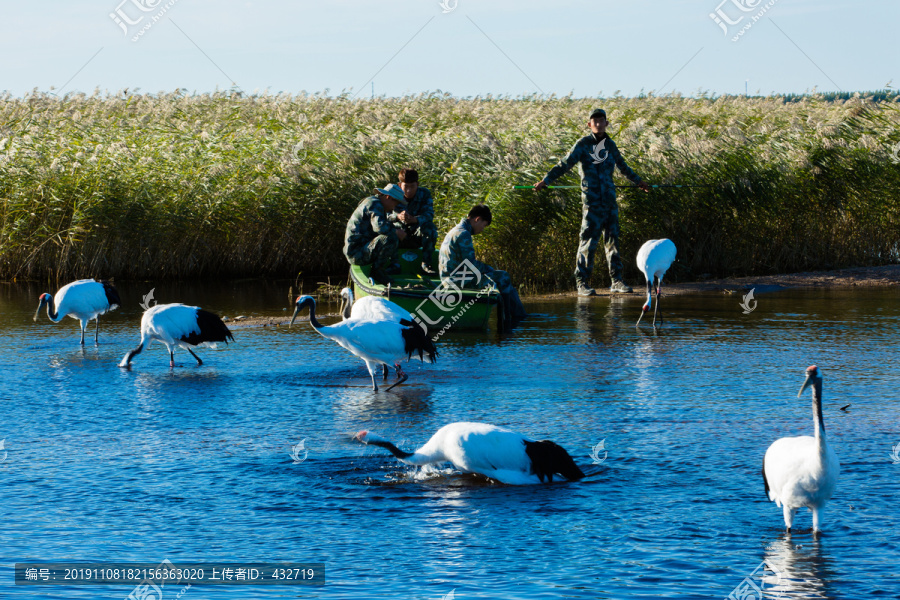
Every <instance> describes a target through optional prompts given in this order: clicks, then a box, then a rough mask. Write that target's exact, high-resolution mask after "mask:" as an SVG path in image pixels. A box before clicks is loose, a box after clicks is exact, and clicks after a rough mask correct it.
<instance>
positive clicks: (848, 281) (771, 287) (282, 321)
mask: <svg viewBox="0 0 900 600" xmlns="http://www.w3.org/2000/svg"><path fill="white" fill-rule="evenodd" d="M629 283H631V285H632V286H634V290H635V291H634V294H642V293H643V284H642V283H641V284H639V283H638V282H636V281H634V282H629ZM892 285H900V265H888V266H884V267H856V268H852V269H839V270H836V271H808V272H804V273H791V274H789V275H764V276H757V277H728V278H726V279H710V280H707V281H697V282H692V283H678V284H672V285H668V284H667V285H664V287H663V294H664V295H665V294H669V295H675V294H696V293H711V292H712V293H716V292H718V293H725V294H733V293H738V292H745V291H747V290H750V289H754V290H755V292H754V293H755V294H763V293H766V292H774V291H778V290H783V289H787V288H842V287H846V288H852V287H885V286H892ZM634 294H630V295H634ZM574 295H575V291H574V290H572V291H571V292H565V293H556V294H540V295H537V296H528V297H526V300H528V299H544V298H566V297H569V296H574ZM597 295H598V296H607V295H609V292H608V291H607V290H606V289H604V288H597ZM319 316H320V317H322V318H323V319H325V320H327V321H328V322H330V321H331V319H332V318H335V317H337V316H338V315H337V314H336V313H332V314H323V315H319ZM308 320H309V318H308V317H307V316H305V315H304V316H298V317H297V322H298V323H299V322H302V321H308ZM290 321H291V317H290V313H287V314H281V315H237V316H234V317H231V316H229V318H228V320H227V321H226V323H227V325H228V327H229V328H232V329H234V328H241V327H283V326H287V325H288V324H289V323H290Z"/></svg>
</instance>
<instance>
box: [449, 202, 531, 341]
mask: <svg viewBox="0 0 900 600" xmlns="http://www.w3.org/2000/svg"><path fill="white" fill-rule="evenodd" d="M490 224H491V209H490V207H488V206H486V205H484V204H476V205H475V206H473V207H472V209H471V210H470V211H469V214H468V216H467V217H466V218H465V219H463V220H462V221H460V222H459V225H457V226H456V227H454V228H453V229H451V230H450V232H449V233H447V235H446V237H444V241H443V243H442V244H441V251H440V256H439V263H440V273H441V279H447V278H452V279H453V281H454V283H457V284H459V285H460V287H484V286H485V285H490V283H491V281H493V282H494V284H495V285H496V286H497V289H498V290H500V295H501V297H502V301H503V318H504V327H505V328H508V327H511V326H512V325H514V324H515V323H516V322H518V321H520V320H522V319H524V318H525V317H527V316H528V313H526V312H525V307H524V306H522V300H521V299H520V298H519V292H517V291H516V288H514V287H513V286H512V281H510V279H509V273H507V272H506V271H498V270H497V269H494V268H493V267H491V266H489V265H486V264H484V263H483V262H481V261H480V260H477V259H476V258H475V246H474V245H473V243H472V236H473V235H478V234H479V233H481V232H482V231H484V230H485V228H486V227H487V226H488V225H490ZM465 260H468V261H469V263H470V264H471V265H472V266H473V267H474V268H476V269H478V271H479V272H480V273H481V275H483V276H486V277H485V280H482V282H481V285H480V286H475V285H473V284H474V283H475V281H477V279H478V278H477V277H472V278H466V279H465V280H462V279H463V278H459V277H455V278H454V277H452V276H453V274H454V271H455V270H456V269H457V267H459V266H460V265H461V264H462V263H463V261H465ZM487 280H489V281H487Z"/></svg>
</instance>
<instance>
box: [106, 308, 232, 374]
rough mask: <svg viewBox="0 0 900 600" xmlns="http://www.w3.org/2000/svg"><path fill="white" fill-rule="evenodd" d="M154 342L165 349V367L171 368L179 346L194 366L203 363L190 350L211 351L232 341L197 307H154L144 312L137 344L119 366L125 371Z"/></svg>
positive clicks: (217, 320) (222, 326) (222, 325)
mask: <svg viewBox="0 0 900 600" xmlns="http://www.w3.org/2000/svg"><path fill="white" fill-rule="evenodd" d="M153 340H156V341H158V342H162V343H163V344H165V345H166V348H168V350H169V366H170V367H174V366H175V347H176V346H180V347H182V348H184V349H185V350H187V351H188V352H190V353H191V356H193V357H194V358H195V359H197V364H198V365H202V364H203V361H202V360H200V357H199V356H197V355H196V354H194V351H193V350H191V347H195V346H208V347H210V348H215V347H216V343H217V342H225V343H226V344H227V343H228V340H231V341H232V342H233V341H234V337H233V336H232V335H231V331H229V330H228V327H226V326H225V323H223V322H222V319H220V318H219V317H218V316H217V315H214V314H213V313H211V312H209V311H206V310H203V309H202V308H200V307H199V306H185V305H184V304H156V305H154V306H152V307H150V309H149V310H147V311H146V312H144V316H143V317H141V343H140V344H139V345H138V347H137V348H135V349H134V350H131V351H130V352H128V354H126V355H125V357H124V358H123V359H122V362H120V363H119V366H120V367H124V368H128V367H129V366H130V365H131V359H132V358H134V356H135V355H137V354H140V353H141V351H142V350H143V349H144V346H146V345H148V344H150V343H151V342H153Z"/></svg>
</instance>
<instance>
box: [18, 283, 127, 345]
mask: <svg viewBox="0 0 900 600" xmlns="http://www.w3.org/2000/svg"><path fill="white" fill-rule="evenodd" d="M38 300H39V301H40V304H38V307H37V310H36V311H35V312H34V320H35V321H37V319H38V313H39V312H41V309H42V308H44V306H46V307H47V316H48V317H50V320H51V321H53V322H54V323H59V322H60V321H62V320H63V317H66V316H69V317H72V318H73V319H78V320H79V321H81V345H82V346H83V345H84V330H85V329H87V326H88V321H90V320H91V319H94V320H95V321H96V322H97V327H96V328H95V329H94V343H95V344H97V343H98V337H99V335H100V315H103V314H106V313H107V312H109V311H111V310H115V309H117V308H118V307H119V304H121V302H122V301H121V300H120V299H119V292H117V291H116V288H114V287H113V286H112V284H111V283H109V282H108V281H95V280H94V279H79V280H78V281H73V282H72V283H68V284H66V285H64V286H62V287H61V288H59V291H58V292H56V296H55V297H54V296H51V295H50V294H47V293H44V294H41V295H40V297H39V298H38Z"/></svg>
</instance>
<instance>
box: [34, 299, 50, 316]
mask: <svg viewBox="0 0 900 600" xmlns="http://www.w3.org/2000/svg"><path fill="white" fill-rule="evenodd" d="M45 304H47V302H46V301H45V300H44V299H43V298H41V301H40V303H38V307H37V310H36V311H34V320H35V321H37V320H38V315H39V314H40V313H41V309H42V308H44V305H45Z"/></svg>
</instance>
